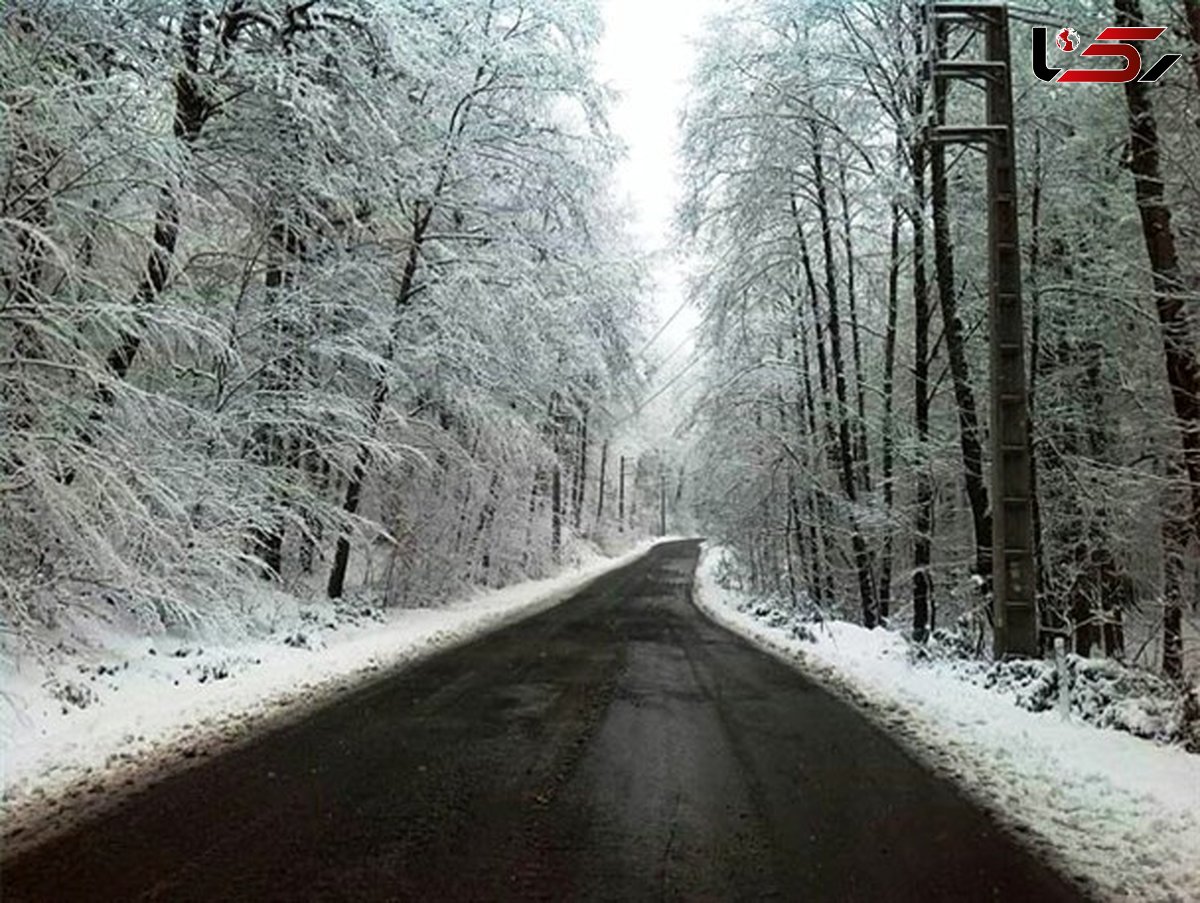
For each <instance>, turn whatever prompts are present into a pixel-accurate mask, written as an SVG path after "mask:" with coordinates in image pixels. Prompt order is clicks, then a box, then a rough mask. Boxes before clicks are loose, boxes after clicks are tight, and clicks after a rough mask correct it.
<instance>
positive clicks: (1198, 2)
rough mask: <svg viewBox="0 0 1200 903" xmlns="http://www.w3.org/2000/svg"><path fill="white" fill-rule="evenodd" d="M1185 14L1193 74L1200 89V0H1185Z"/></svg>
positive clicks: (1197, 87)
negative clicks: (1190, 44)
mask: <svg viewBox="0 0 1200 903" xmlns="http://www.w3.org/2000/svg"><path fill="white" fill-rule="evenodd" d="M1183 14H1184V18H1185V19H1186V20H1187V30H1188V37H1189V38H1190V39H1191V42H1192V59H1191V63H1192V75H1194V76H1195V78H1196V89H1197V90H1200V0H1183Z"/></svg>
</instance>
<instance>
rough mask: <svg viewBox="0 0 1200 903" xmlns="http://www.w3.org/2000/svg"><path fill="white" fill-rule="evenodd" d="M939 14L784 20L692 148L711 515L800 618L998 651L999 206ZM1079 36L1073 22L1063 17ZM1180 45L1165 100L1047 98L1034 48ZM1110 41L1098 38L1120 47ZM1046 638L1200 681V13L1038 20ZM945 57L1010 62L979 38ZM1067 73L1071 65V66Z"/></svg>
mask: <svg viewBox="0 0 1200 903" xmlns="http://www.w3.org/2000/svg"><path fill="white" fill-rule="evenodd" d="M927 9H928V8H927V7H926V6H925V4H922V3H917V2H908V3H884V2H874V0H859V2H848V3H838V4H805V5H799V4H796V3H789V2H779V0H754V2H749V3H746V4H742V5H740V6H739V7H738V8H737V10H736V11H734V10H730V11H728V12H727V13H725V14H724V15H722V16H721V17H720V18H719V20H718V21H717V22H716V23H715V24H714V26H713V27H712V28H711V29H710V30H709V32H708V39H707V41H706V43H704V45H703V46H702V48H701V51H700V54H701V61H700V63H699V69H698V72H697V77H696V84H695V85H694V91H695V96H694V98H693V103H692V105H691V106H690V107H689V111H688V119H687V122H686V123H685V130H684V153H685V157H686V160H687V166H686V170H685V171H686V174H687V176H686V178H687V194H686V198H685V203H684V208H683V210H682V214H681V219H682V225H683V227H684V228H685V229H686V230H687V234H688V235H690V236H691V237H692V238H693V239H694V240H695V241H696V242H697V243H698V254H699V257H700V259H701V261H702V263H701V264H700V266H699V275H698V278H697V284H696V294H697V298H698V303H699V304H700V305H701V307H702V309H703V312H704V325H703V330H702V339H701V341H702V347H703V349H704V351H705V354H706V357H705V360H706V379H705V382H704V383H703V385H702V387H701V389H700V390H699V394H698V402H697V409H696V412H695V415H694V424H693V425H694V430H695V432H696V435H697V451H696V455H697V458H696V460H697V464H696V467H697V468H698V469H699V470H701V471H703V472H704V473H706V474H707V475H708V478H707V479H706V480H705V481H704V482H703V483H702V484H699V485H700V492H699V495H698V498H697V500H696V502H697V506H698V508H699V510H700V511H701V512H702V516H703V518H704V520H705V522H706V523H709V524H714V525H719V526H717V527H716V528H715V530H716V533H717V535H719V536H720V538H721V540H722V541H723V542H725V543H727V544H728V545H730V546H732V547H733V548H735V549H736V550H737V552H738V554H739V560H740V562H741V569H742V571H743V572H744V573H743V575H742V576H743V578H744V580H745V581H746V582H747V584H748V585H749V586H750V587H753V588H754V589H755V590H756V591H758V592H760V593H763V594H766V595H768V596H771V597H773V598H775V599H777V600H780V604H781V605H782V606H784V607H787V608H795V607H800V608H805V609H808V610H810V611H811V612H812V613H813V614H814V615H815V616H828V615H832V616H839V617H849V618H851V619H853V620H857V621H859V622H860V623H862V624H864V625H866V626H868V627H869V626H872V625H875V624H879V623H883V624H890V625H893V626H896V627H902V628H905V629H907V630H908V631H910V632H911V635H912V636H913V637H914V638H915V639H917V640H918V641H919V640H922V639H923V638H925V637H927V636H929V635H931V633H933V632H934V631H937V630H939V629H946V630H948V631H950V632H951V633H953V634H955V635H956V636H958V637H960V638H965V639H967V640H968V641H969V642H970V643H971V645H973V646H974V648H975V650H976V652H980V651H982V650H984V649H986V648H988V646H989V645H990V644H989V643H988V642H987V637H988V634H989V632H990V629H991V614H992V612H991V608H990V602H991V596H990V589H991V576H992V555H993V537H992V527H993V511H994V506H995V504H996V502H997V500H996V499H994V498H989V494H990V491H991V487H990V485H989V480H988V474H989V472H990V470H991V468H992V466H993V464H994V462H993V460H992V457H991V451H990V443H989V428H990V427H989V410H990V408H991V406H992V405H993V404H994V403H995V399H994V398H993V397H991V394H990V393H989V388H988V372H989V371H988V368H989V323H988V278H989V269H988V253H989V245H988V242H989V237H988V202H987V188H986V184H985V166H984V159H983V155H982V154H980V153H979V152H978V149H977V148H969V147H962V146H954V145H947V144H945V143H941V142H937V141H933V140H931V135H933V134H934V132H935V130H933V129H931V126H934V125H936V124H937V123H940V122H953V123H966V124H971V123H981V122H983V114H982V105H983V104H982V100H981V97H982V94H981V92H980V91H978V90H973V89H975V88H977V87H978V86H977V85H971V84H962V83H952V84H951V85H950V86H949V87H948V88H947V89H946V90H945V91H943V92H939V93H937V94H935V93H934V91H933V89H932V86H931V80H930V78H929V77H928V68H927V64H928V61H929V59H930V56H931V51H932V50H934V49H937V48H933V47H931V46H930V45H931V43H932V41H933V40H934V38H932V37H931V36H932V35H933V34H934V32H933V31H932V30H931V29H930V28H929V22H928V19H927V18H926V12H927ZM1051 15H1052V17H1051ZM1065 23H1073V24H1074V25H1076V26H1078V28H1077V31H1078V34H1079V36H1080V37H1081V39H1082V40H1083V41H1085V42H1086V41H1090V40H1091V39H1092V35H1093V34H1094V33H1095V32H1098V31H1099V30H1100V29H1101V28H1102V27H1103V26H1105V25H1110V24H1113V25H1118V26H1130V25H1147V24H1151V25H1165V26H1167V29H1166V32H1165V34H1163V35H1162V37H1161V38H1160V39H1159V40H1157V41H1156V42H1155V43H1154V45H1153V49H1149V48H1145V47H1144V45H1143V49H1142V51H1141V52H1142V53H1143V54H1145V55H1146V62H1145V65H1146V67H1147V68H1148V67H1149V66H1150V65H1151V63H1152V62H1153V61H1154V60H1157V58H1158V56H1159V55H1163V54H1167V53H1178V54H1180V55H1181V58H1182V62H1180V63H1179V64H1178V65H1174V66H1173V67H1171V68H1170V69H1169V70H1168V72H1167V74H1166V76H1165V77H1163V78H1162V79H1161V80H1160V81H1158V82H1139V81H1133V82H1128V83H1126V84H1124V85H1120V84H1107V85H1078V84H1058V83H1055V84H1047V83H1045V82H1043V81H1040V80H1038V79H1037V78H1036V77H1035V73H1034V70H1033V67H1032V66H1030V65H1027V64H1023V63H1024V61H1027V60H1031V58H1034V57H1033V56H1032V54H1031V50H1032V47H1031V41H1032V40H1034V39H1035V37H1034V27H1035V26H1040V27H1041V33H1042V35H1045V34H1046V31H1047V26H1049V32H1050V34H1051V35H1052V34H1053V33H1054V32H1056V31H1058V30H1060V29H1061V28H1062V27H1063V25H1064V24H1065ZM1093 26H1094V27H1093ZM1009 31H1010V34H1011V48H1012V49H1011V66H1010V71H1011V73H1012V76H1011V77H1012V95H1013V125H1014V135H1013V140H1014V144H1015V153H1016V189H1017V193H1018V197H1017V198H1016V204H1017V207H1018V210H1019V230H1020V231H1019V237H1020V247H1019V251H1020V267H1021V276H1022V280H1021V293H1022V295H1023V297H1024V306H1025V335H1024V346H1025V349H1024V358H1025V361H1026V362H1027V364H1026V367H1027V370H1026V384H1027V392H1028V410H1029V418H1028V424H1029V433H1030V440H1029V441H1030V446H1031V452H1032V478H1033V505H1032V508H1033V511H1032V524H1033V533H1034V543H1033V551H1034V559H1035V562H1036V573H1037V598H1038V602H1039V609H1040V612H1039V615H1040V627H1041V635H1042V637H1043V640H1049V639H1051V638H1053V637H1054V636H1060V637H1064V638H1065V639H1066V640H1067V641H1068V642H1069V644H1070V645H1069V647H1068V648H1073V649H1074V651H1076V652H1078V653H1080V654H1082V655H1085V656H1086V655H1088V654H1089V653H1090V654H1094V655H1100V656H1104V655H1110V656H1116V657H1122V658H1126V657H1127V658H1128V659H1130V660H1136V661H1138V662H1140V663H1141V664H1144V665H1148V666H1150V667H1152V668H1155V669H1159V668H1161V670H1162V671H1163V672H1165V674H1166V675H1167V676H1169V677H1173V678H1178V677H1179V676H1180V675H1181V672H1182V669H1183V667H1184V661H1185V658H1186V655H1185V651H1184V647H1185V645H1186V646H1187V648H1188V651H1190V650H1191V649H1192V648H1194V646H1195V644H1196V635H1197V616H1198V613H1200V612H1198V600H1200V553H1198V551H1197V548H1198V547H1197V535H1198V532H1197V531H1198V529H1200V403H1198V402H1200V350H1198V349H1200V346H1198V345H1197V333H1196V329H1197V323H1196V310H1197V308H1198V307H1200V304H1198V303H1197V301H1198V300H1200V295H1198V294H1197V291H1198V289H1200V282H1198V280H1197V276H1196V273H1197V269H1196V266H1197V259H1198V257H1200V231H1198V227H1200V192H1198V190H1197V188H1198V186H1197V183H1196V180H1195V172H1196V161H1197V159H1198V155H1200V131H1198V130H1197V124H1198V123H1200V55H1198V49H1200V5H1197V4H1196V3H1194V2H1192V0H1184V2H1181V3H1149V2H1147V3H1142V2H1140V0H1115V2H1114V3H1113V4H1112V5H1109V4H1107V3H1099V2H1083V3H1081V2H1074V3H1065V4H1059V5H1057V6H1056V8H1055V9H1054V11H1053V14H1050V13H1046V12H1044V11H1040V12H1035V11H1032V10H1024V9H1017V8H1015V7H1014V8H1012V10H1011V12H1010V15H1009ZM949 40H950V41H951V42H952V46H950V47H949V48H940V49H941V50H942V56H943V57H944V58H954V59H963V58H965V59H973V58H979V57H980V56H981V54H982V49H981V48H980V46H979V45H980V44H981V42H982V35H981V34H980V32H979V30H978V29H976V30H975V31H974V32H972V30H971V29H961V28H960V29H956V30H954V31H953V32H952V34H951V36H950V38H949ZM1044 53H1045V54H1050V55H1054V54H1057V57H1055V56H1050V57H1049V58H1050V59H1051V65H1055V66H1061V65H1065V63H1063V62H1060V61H1061V60H1063V59H1065V56H1064V54H1063V53H1062V52H1061V51H1060V50H1059V49H1056V48H1055V46H1054V44H1053V43H1052V42H1051V43H1050V46H1049V49H1048V50H1045V51H1044Z"/></svg>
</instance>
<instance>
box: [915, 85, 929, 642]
mask: <svg viewBox="0 0 1200 903" xmlns="http://www.w3.org/2000/svg"><path fill="white" fill-rule="evenodd" d="M921 106H922V104H921V103H920V101H918V104H917V112H918V113H920V111H921ZM912 155H913V173H912V179H913V212H912V227H913V236H912V238H913V309H914V315H913V346H914V360H913V394H914V404H915V408H916V410H915V418H914V419H915V421H916V427H917V443H918V446H917V449H918V450H917V511H916V519H915V524H914V526H915V529H916V535H915V536H914V537H913V639H914V640H916V641H917V642H919V643H920V642H924V641H925V639H926V638H927V637H928V636H929V631H930V630H931V629H932V628H933V578H932V575H931V574H930V564H931V562H932V557H933V554H932V553H933V535H932V534H933V480H932V477H931V475H930V473H929V319H930V309H929V288H928V283H927V281H926V277H925V146H924V144H923V142H922V141H920V140H919V139H918V140H917V141H916V142H914V144H913V148H912Z"/></svg>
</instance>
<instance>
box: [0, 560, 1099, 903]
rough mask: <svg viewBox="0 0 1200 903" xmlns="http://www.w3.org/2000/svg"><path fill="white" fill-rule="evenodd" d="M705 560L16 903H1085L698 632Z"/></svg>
mask: <svg viewBox="0 0 1200 903" xmlns="http://www.w3.org/2000/svg"><path fill="white" fill-rule="evenodd" d="M697 554H698V545H697V544H696V543H694V542H679V543H670V544H666V545H662V546H658V547H656V548H655V549H654V550H653V551H651V552H650V553H649V555H647V556H646V557H645V558H643V559H640V560H639V561H637V562H635V563H633V564H630V565H628V566H626V567H624V568H622V569H620V570H619V571H616V572H614V573H612V574H611V575H608V576H606V577H603V578H601V579H600V580H598V581H597V582H595V583H594V584H592V585H591V586H590V587H589V588H587V589H585V590H584V591H582V592H581V593H579V594H578V595H576V596H575V597H574V598H572V599H571V600H569V601H567V602H565V603H563V604H562V605H560V606H558V607H557V608H555V609H553V610H551V611H549V612H547V613H544V614H542V615H539V616H537V617H535V618H532V619H530V620H527V621H525V622H523V623H520V624H517V625H514V626H512V627H509V628H507V629H505V630H503V631H500V632H498V633H495V634H492V635H490V636H488V637H485V638H483V639H481V640H479V641H477V642H475V643H472V644H470V645H468V646H465V647H463V648H461V649H458V650H455V651H452V652H449V653H447V654H444V655H441V656H438V657H437V658H435V659H432V660H430V661H428V662H426V663H424V664H422V665H420V666H418V667H414V668H412V669H409V670H406V671H403V672H401V673H399V674H398V675H395V676H393V677H390V678H387V679H385V680H381V681H379V682H377V683H374V684H372V685H369V686H367V687H364V688H363V689H362V690H360V691H358V692H355V693H353V694H351V695H349V696H347V697H343V698H342V699H340V700H339V701H337V702H336V703H335V704H331V705H330V706H329V707H327V708H325V709H323V710H321V711H319V712H317V713H316V714H314V715H313V717H311V718H309V719H307V720H305V721H303V722H300V723H297V724H293V725H291V726H288V727H286V728H281V729H279V730H277V731H274V732H272V733H269V734H267V735H265V736H262V737H261V738H259V739H257V740H256V741H254V742H252V743H250V744H248V745H247V746H244V747H242V748H240V749H238V750H235V751H233V752H231V753H229V754H228V755H225V756H222V757H220V758H217V759H214V760H213V761H211V762H206V763H205V764H203V765H200V766H198V767H196V768H194V769H192V770H189V771H187V772H184V773H181V774H178V775H176V776H174V777H172V778H169V779H167V780H165V781H163V782H162V783H160V784H158V785H156V786H154V787H152V788H150V789H148V790H147V791H145V792H144V793H142V794H140V795H138V796H134V797H132V798H130V799H129V800H127V801H125V802H124V803H121V804H120V805H119V806H118V807H117V808H115V809H114V810H112V811H110V812H109V813H108V814H106V815H105V816H103V817H102V818H100V819H99V820H97V821H94V822H92V823H90V824H87V825H84V826H81V827H80V828H78V829H76V830H74V831H73V832H72V833H70V834H66V835H63V836H60V837H58V838H57V839H55V840H53V841H51V842H49V843H47V844H45V845H44V846H42V847H39V848H37V849H34V850H31V851H29V852H28V853H27V854H25V855H24V856H22V857H21V858H19V859H17V860H16V861H14V862H12V863H10V864H9V865H8V866H7V867H5V869H4V871H3V873H2V874H0V896H2V898H3V899H4V900H5V901H6V903H11V901H18V900H37V901H69V900H103V901H116V900H170V901H187V900H256V901H265V900H280V901H284V900H287V901H294V900H311V899H322V900H324V899H329V900H338V899H344V900H434V901H444V900H446V901H448V900H480V901H485V900H507V899H516V900H570V899H587V900H621V901H625V900H630V901H633V900H663V899H670V900H763V899H782V900H839V901H841V900H872V901H878V900H914V901H915V900H920V901H923V903H924V901H934V900H987V899H997V900H1014V901H1017V900H1019V901H1027V900H1037V901H1054V900H1077V899H1080V897H1079V894H1078V892H1077V891H1075V890H1073V889H1072V887H1071V886H1069V885H1068V884H1067V883H1066V882H1065V881H1064V880H1063V879H1061V878H1060V877H1058V876H1057V875H1056V874H1055V873H1053V872H1052V871H1051V870H1050V869H1049V868H1047V867H1046V866H1045V865H1043V864H1042V863H1040V862H1039V861H1038V860H1036V859H1035V858H1034V857H1033V856H1032V855H1030V854H1029V853H1028V852H1026V851H1025V850H1024V849H1023V848H1021V847H1020V846H1018V845H1017V844H1015V843H1014V842H1013V841H1011V840H1009V839H1008V838H1007V837H1006V836H1005V835H1004V834H1002V833H1001V832H1000V831H999V830H998V829H997V827H996V826H995V825H994V824H993V823H992V822H991V821H990V820H989V818H988V817H987V816H986V815H984V814H983V813H982V812H980V811H979V810H978V809H976V808H975V807H974V806H972V805H971V804H970V803H968V802H967V801H965V800H964V799H963V798H962V797H961V796H960V795H959V794H958V793H957V792H956V791H955V789H954V788H953V787H951V786H950V785H949V784H947V783H946V782H944V781H943V780H941V779H939V778H937V777H935V776H934V775H932V774H930V773H929V772H927V771H926V770H925V769H923V768H922V767H920V766H919V765H918V764H916V763H915V762H914V761H912V760H911V759H910V758H909V757H908V756H907V755H906V754H905V753H904V752H902V751H901V750H900V748H899V747H898V746H897V745H896V744H895V743H894V742H892V741H891V740H890V739H889V738H888V737H886V736H885V735H884V734H883V733H882V732H881V731H879V730H878V729H877V728H875V727H874V726H873V725H871V724H870V723H868V722H867V721H866V720H865V719H864V718H863V717H862V716H861V715H859V714H858V713H857V712H856V711H854V710H853V709H851V708H850V707H848V706H846V705H845V704H843V703H842V702H840V701H838V700H837V699H835V698H834V697H832V696H830V695H829V694H827V693H826V692H824V691H823V690H821V689H820V688H818V687H817V686H815V685H813V684H812V683H810V682H809V681H808V680H806V679H805V678H804V677H803V676H801V675H800V674H798V673H796V672H795V671H793V670H792V669H790V668H788V667H786V666H785V665H783V664H781V663H779V662H778V661H776V660H774V659H772V658H770V657H768V656H766V655H763V654H761V653H760V652H758V651H757V650H755V649H754V648H752V647H751V646H749V645H748V644H746V643H745V642H743V641H742V640H741V639H739V638H737V637H735V636H733V635H732V634H729V633H728V632H726V631H725V630H723V629H721V628H719V627H717V626H715V625H713V624H712V623H710V622H709V621H707V620H706V619H704V618H703V617H702V616H701V615H700V614H699V613H698V612H697V611H696V609H695V608H694V607H693V605H692V603H691V581H692V572H693V570H694V567H695V563H696V558H697Z"/></svg>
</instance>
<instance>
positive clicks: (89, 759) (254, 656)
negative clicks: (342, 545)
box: [0, 540, 661, 855]
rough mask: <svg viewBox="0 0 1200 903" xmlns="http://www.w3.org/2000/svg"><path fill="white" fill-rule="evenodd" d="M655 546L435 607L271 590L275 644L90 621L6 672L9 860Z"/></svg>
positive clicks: (543, 605)
mask: <svg viewBox="0 0 1200 903" xmlns="http://www.w3.org/2000/svg"><path fill="white" fill-rule="evenodd" d="M660 541H661V540H660ZM652 545H654V542H644V543H642V544H641V545H639V546H638V547H636V548H635V549H634V550H632V551H630V552H628V553H627V554H625V555H623V556H621V557H619V558H606V557H602V556H600V555H599V554H593V555H592V556H590V558H589V559H587V560H585V561H582V562H581V563H580V565H579V566H578V567H577V568H576V569H573V570H570V571H568V572H566V573H563V574H560V575H559V576H556V577H553V578H550V579H546V580H536V581H531V582H527V583H521V584H517V585H514V586H511V587H507V588H504V589H500V590H489V591H481V592H479V593H477V594H476V595H475V596H473V597H470V598H467V599H463V600H461V601H459V602H456V603H454V604H451V605H447V606H445V607H440V608H428V609H398V610H392V611H388V612H379V611H377V610H371V609H369V608H366V607H364V606H361V605H358V606H355V605H354V604H353V603H349V604H348V607H347V605H342V606H338V607H335V606H333V605H330V604H328V603H326V604H322V605H299V604H298V603H297V602H296V600H295V599H294V598H291V597H288V596H286V595H285V594H283V593H274V594H273V595H274V597H275V598H274V599H273V601H272V602H271V604H260V605H259V612H260V614H262V612H273V613H271V614H268V615H266V617H267V618H268V620H270V621H271V622H272V623H271V624H270V625H268V626H270V627H273V630H272V634H273V635H272V636H271V637H270V638H268V639H260V640H241V641H235V642H230V641H225V642H217V643H212V644H210V643H197V642H196V641H195V640H194V639H193V640H189V641H184V640H180V639H174V640H172V639H170V638H166V637H161V636H159V637H154V638H147V637H144V636H137V635H135V634H132V633H130V632H127V631H123V630H121V629H119V628H117V627H109V628H108V629H107V631H106V630H105V627H104V625H103V623H102V622H97V621H89V622H88V623H87V625H86V626H87V629H88V630H89V631H90V634H91V635H90V636H88V637H87V638H86V639H87V642H86V643H85V644H82V645H81V644H75V645H73V646H72V647H71V653H70V655H57V656H55V655H49V654H48V655H43V656H39V657H38V660H36V661H35V660H33V659H31V658H29V657H28V656H15V657H12V658H10V659H9V660H7V661H5V662H4V665H3V671H2V672H0V681H2V682H3V687H4V689H3V691H2V693H0V732H2V733H0V740H2V742H3V748H2V750H0V752H2V772H3V791H2V794H3V806H4V812H5V825H4V837H5V841H6V843H5V846H6V848H7V849H6V851H5V854H6V855H8V854H9V853H11V852H14V851H15V847H16V846H17V845H24V844H25V843H27V842H29V839H30V837H31V836H32V835H33V834H34V833H35V832H36V833H37V834H38V836H41V835H42V834H43V833H44V832H45V831H48V830H54V829H55V828H57V827H61V826H62V824H63V823H65V821H66V819H67V818H70V817H77V816H81V815H85V814H87V812H88V811H91V809H94V808H98V807H99V805H101V803H102V801H108V800H110V798H111V796H112V795H113V792H114V791H115V790H116V789H119V788H123V787H128V788H132V787H135V786H141V785H144V784H145V783H148V782H149V781H151V780H153V779H154V778H155V777H156V776H158V775H159V774H161V773H162V772H163V771H165V770H169V769H171V768H175V767H178V766H179V765H180V764H181V763H185V762H187V761H188V760H191V759H196V758H199V757H203V756H207V755H211V754H212V753H213V752H214V751H216V750H218V749H220V748H222V747H224V746H227V745H229V744H231V743H234V742H237V741H238V740H240V739H242V738H244V737H245V736H247V735H248V734H249V733H250V732H251V731H252V730H253V729H255V728H260V727H261V726H262V725H263V724H264V723H266V722H267V721H271V722H274V721H276V720H278V719H279V718H280V717H282V716H285V715H287V716H291V717H298V716H299V715H301V714H303V712H304V711H306V710H307V709H308V708H309V707H310V705H311V704H313V703H317V702H320V701H322V700H324V699H326V698H328V696H329V695H330V694H331V693H334V692H336V691H338V690H340V689H345V688H348V687H351V686H354V685H355V684H357V683H358V682H360V681H362V680H363V679H364V678H366V677H367V676H368V675H370V674H372V673H373V672H380V671H384V670H387V669H392V668H396V667H398V666H401V665H405V664H410V663H412V662H415V661H418V660H420V659H423V658H426V657H428V656H430V655H432V654H434V653H436V652H439V651H442V650H445V649H448V648H451V647H453V646H456V645H459V644H461V643H464V642H466V641H468V640H471V639H473V638H475V637H478V636H480V635H481V634H483V633H486V632H488V631H491V630H496V629H498V628H500V627H503V626H505V625H507V624H511V623H513V622H515V621H517V620H519V619H521V618H525V617H529V616H531V615H533V614H536V613H538V612H540V611H544V610H546V609H547V608H549V607H551V606H553V605H554V604H556V603H558V602H561V601H562V600H564V599H566V598H568V597H569V596H571V595H573V594H574V593H575V592H577V591H579V590H580V589H581V588H582V587H583V586H584V585H585V584H587V583H588V582H590V581H592V580H593V579H595V578H596V577H598V576H600V575H602V574H605V573H607V572H609V571H611V570H614V569H615V568H618V567H621V566H623V565H625V564H628V563H629V562H631V561H634V560H635V559H637V558H638V557H640V556H641V555H643V554H645V552H646V551H647V550H648V549H649V548H650V547H651V546H652ZM268 595H270V594H268ZM88 650H90V651H88ZM51 652H53V650H51ZM47 662H52V663H53V664H47ZM91 800H94V801H95V803H94V804H93V805H91V806H89V805H88V802H89V801H91Z"/></svg>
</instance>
